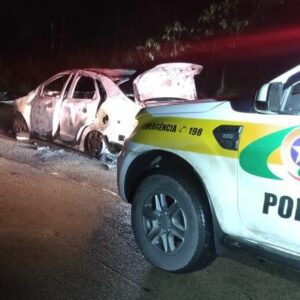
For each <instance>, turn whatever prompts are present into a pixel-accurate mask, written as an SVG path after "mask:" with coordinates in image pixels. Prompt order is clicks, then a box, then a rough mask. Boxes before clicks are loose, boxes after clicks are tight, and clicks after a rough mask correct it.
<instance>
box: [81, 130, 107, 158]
mask: <svg viewBox="0 0 300 300" xmlns="http://www.w3.org/2000/svg"><path fill="white" fill-rule="evenodd" d="M102 149H103V136H102V134H101V133H100V132H99V131H97V130H93V131H91V132H90V133H89V134H88V135H87V137H86V141H85V150H86V152H87V153H88V155H89V156H90V157H91V158H100V155H101V152H102Z"/></svg>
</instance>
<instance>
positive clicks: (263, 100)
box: [255, 82, 283, 113]
mask: <svg viewBox="0 0 300 300" xmlns="http://www.w3.org/2000/svg"><path fill="white" fill-rule="evenodd" d="M282 96H283V85H282V83H281V82H271V83H267V84H264V85H263V86H262V87H261V88H260V90H259V91H258V93H257V94H256V99H255V109H256V110H257V111H259V112H273V113H277V112H279V111H280V106H281V101H282Z"/></svg>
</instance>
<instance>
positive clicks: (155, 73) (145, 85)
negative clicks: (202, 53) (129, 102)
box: [133, 63, 203, 105]
mask: <svg viewBox="0 0 300 300" xmlns="http://www.w3.org/2000/svg"><path fill="white" fill-rule="evenodd" d="M202 69H203V67H202V66H201V65H197V64H191V63H166V64H160V65H157V66H155V67H154V68H152V69H150V70H148V71H146V72H144V73H142V74H140V75H139V76H138V77H136V79H135V80H134V82H133V88H134V95H135V98H136V100H137V101H139V102H142V103H143V104H144V105H146V103H147V102H149V103H150V102H151V103H152V104H153V101H154V102H155V99H157V100H158V101H157V102H161V99H166V100H167V99H168V98H169V99H170V100H172V98H173V100H174V99H184V100H195V99H197V91H196V85H195V78H194V76H195V75H197V74H200V73H201V71H202Z"/></svg>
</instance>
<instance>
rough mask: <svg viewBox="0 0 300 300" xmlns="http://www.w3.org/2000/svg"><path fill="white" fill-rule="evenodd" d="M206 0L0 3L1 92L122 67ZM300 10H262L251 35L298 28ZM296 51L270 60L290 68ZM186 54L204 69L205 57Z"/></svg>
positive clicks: (291, 0) (294, 3)
mask: <svg viewBox="0 0 300 300" xmlns="http://www.w3.org/2000/svg"><path fill="white" fill-rule="evenodd" d="M210 3H211V1H208V0H206V1H200V0H198V1H195V0H185V1H178V0H164V1H157V0H152V1H150V0H143V1H142V0H140V1H138V0H129V1H124V0H115V1H108V2H104V1H100V0H98V1H89V0H86V1H71V0H61V1H56V0H54V1H31V0H28V1H16V0H10V1H9V2H6V4H5V5H4V4H2V5H1V17H0V71H1V73H2V78H0V90H1V86H4V87H5V88H6V87H8V86H9V85H11V86H12V87H13V88H15V87H16V86H17V87H18V88H19V89H20V90H26V89H29V88H31V86H34V85H35V84H37V83H38V82H39V81H40V80H44V79H45V78H47V77H48V76H50V75H52V74H53V73H55V72H58V71H61V70H63V69H65V68H75V67H110V66H111V67H125V65H121V66H120V64H121V63H123V61H122V60H121V59H120V58H121V57H124V56H126V55H128V53H129V52H132V53H133V55H135V49H136V46H137V45H140V44H143V43H144V42H145V40H146V39H147V38H149V37H157V36H160V35H161V33H162V31H163V28H164V26H166V25H168V24H170V23H172V22H174V21H175V20H177V19H179V20H181V21H182V22H183V23H185V24H192V23H193V22H195V21H196V20H197V16H198V15H199V13H200V12H201V9H203V8H205V7H207V5H208V4H210ZM299 9H300V0H286V1H285V4H284V5H281V6H278V7H276V8H275V9H273V10H272V11H270V12H268V13H267V14H265V15H264V16H263V18H261V20H260V21H259V22H257V24H256V25H255V26H253V27H252V28H251V30H252V32H251V33H253V32H254V33H255V32H256V31H257V32H261V31H263V30H269V31H270V30H273V31H276V30H281V29H284V28H288V27H290V26H297V25H298V24H299V28H300V21H298V14H299V13H298V11H299ZM299 38H300V34H299ZM252 46H253V47H254V48H255V45H252ZM291 46H293V45H291ZM253 47H252V48H253ZM260 50H261V49H260ZM280 51H281V50H280ZM280 51H277V52H280ZM297 51H298V48H297V49H296V48H295V51H294V52H293V51H292V49H291V53H292V55H293V57H292V56H291V55H289V53H282V55H286V57H287V60H286V64H285V63H284V61H282V57H281V59H280V62H281V64H280V63H279V62H278V56H277V57H275V58H272V59H274V64H275V65H276V64H277V66H278V69H280V71H281V69H284V68H285V67H290V65H292V64H294V63H296V62H297V58H296V57H295V52H297ZM297 53H298V52H297ZM244 56H245V55H244ZM190 58H191V59H192V60H193V62H197V63H199V62H202V63H203V65H204V67H205V60H206V58H205V57H203V58H202V57H201V55H199V57H195V56H191V57H190ZM188 59H189V57H188V56H187V57H185V60H188ZM264 59H265V58H264ZM195 60H199V61H195ZM202 60H204V62H203V61H202ZM244 60H245V59H244ZM265 60H266V59H265ZM299 62H300V59H299ZM237 63H240V62H237ZM297 63H298V62H297ZM275 69H276V68H275ZM275 69H274V70H273V69H272V70H271V73H272V74H270V76H271V75H273V73H274V72H276V70H275ZM20 82H21V85H23V86H21V85H20ZM9 88H10V87H9Z"/></svg>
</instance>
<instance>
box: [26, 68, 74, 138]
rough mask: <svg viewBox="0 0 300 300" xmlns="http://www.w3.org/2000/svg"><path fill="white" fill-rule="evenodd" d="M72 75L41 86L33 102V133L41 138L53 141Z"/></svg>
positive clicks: (63, 76) (31, 118) (52, 79)
mask: <svg viewBox="0 0 300 300" xmlns="http://www.w3.org/2000/svg"><path fill="white" fill-rule="evenodd" d="M70 77H71V74H69V73H68V74H60V75H59V76H55V78H51V79H50V80H49V81H47V82H46V83H45V84H43V85H41V86H40V88H39V90H38V92H37V95H36V96H35V97H34V99H33V100H32V102H31V112H30V123H31V132H32V134H33V135H37V136H39V137H41V138H47V139H51V138H52V136H53V135H54V134H55V133H56V131H57V127H58V124H57V122H55V120H57V119H58V115H59V111H60V105H61V101H62V99H63V97H64V95H65V89H66V86H67V84H68V82H69V81H70Z"/></svg>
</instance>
